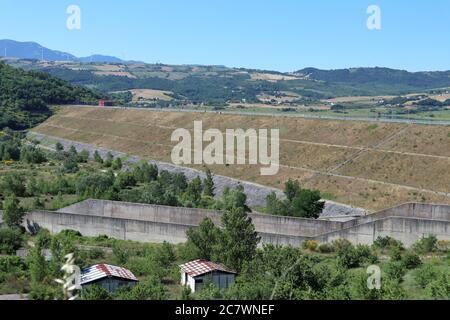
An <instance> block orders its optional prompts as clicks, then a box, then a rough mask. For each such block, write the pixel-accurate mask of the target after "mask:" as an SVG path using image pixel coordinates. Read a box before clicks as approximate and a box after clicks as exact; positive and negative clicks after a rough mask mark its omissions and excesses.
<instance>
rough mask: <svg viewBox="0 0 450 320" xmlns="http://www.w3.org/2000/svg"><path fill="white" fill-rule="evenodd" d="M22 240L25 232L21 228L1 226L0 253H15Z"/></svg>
mask: <svg viewBox="0 0 450 320" xmlns="http://www.w3.org/2000/svg"><path fill="white" fill-rule="evenodd" d="M22 242H23V234H22V232H21V231H20V230H19V229H16V228H14V229H11V228H0V253H2V254H15V252H16V250H17V249H19V248H20V247H21V246H22Z"/></svg>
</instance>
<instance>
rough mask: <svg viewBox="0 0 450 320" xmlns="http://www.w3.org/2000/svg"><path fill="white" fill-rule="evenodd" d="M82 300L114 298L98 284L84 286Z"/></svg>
mask: <svg viewBox="0 0 450 320" xmlns="http://www.w3.org/2000/svg"><path fill="white" fill-rule="evenodd" d="M81 299H82V300H97V301H98V300H112V296H111V294H110V293H109V292H108V291H106V290H105V289H103V288H102V287H99V286H97V285H92V286H88V287H85V288H83V290H82V291H81Z"/></svg>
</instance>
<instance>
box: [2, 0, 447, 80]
mask: <svg viewBox="0 0 450 320" xmlns="http://www.w3.org/2000/svg"><path fill="white" fill-rule="evenodd" d="M71 4H75V5H78V6H79V7H80V8H81V30H68V29H67V28H66V20H67V18H68V14H67V13H66V9H67V7H68V6H69V5H71ZM372 4H375V5H378V6H379V7H380V8H381V18H382V20H381V21H382V28H381V30H368V29H367V27H366V20H367V18H368V16H369V15H368V14H367V13H366V10H367V7H368V6H369V5H372ZM449 36H450V1H449V0H433V1H425V0H414V1H411V0H409V1H407V0H371V1H366V0H345V1H344V0H342V1H337V0H314V1H313V0H310V1H302V0H127V1H118V0H114V1H112V0H94V1H92V0H90V1H88V0H71V1H66V0H44V1H31V0H28V1H23V0H0V38H1V39H4V38H6V39H13V40H19V41H36V42H38V43H40V44H42V45H43V46H46V47H49V48H51V49H55V50H61V51H67V52H70V53H72V54H75V55H77V56H87V55H90V54H93V53H96V54H107V55H114V56H117V57H120V58H122V59H128V60H131V59H133V60H142V61H145V62H149V63H153V62H161V63H170V64H220V65H227V66H232V67H248V68H258V69H271V70H279V71H293V70H298V69H301V68H303V67H310V66H312V67H317V68H324V69H336V68H344V67H361V66H365V67H366V66H367V67H369V66H385V67H392V68H398V69H407V70H411V71H418V70H449V69H450V59H449V57H450V41H449Z"/></svg>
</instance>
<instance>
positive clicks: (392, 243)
mask: <svg viewBox="0 0 450 320" xmlns="http://www.w3.org/2000/svg"><path fill="white" fill-rule="evenodd" d="M373 245H374V246H375V247H377V248H380V249H386V248H390V247H399V248H403V244H402V243H401V241H399V240H396V239H394V238H392V237H389V236H386V237H378V238H377V239H376V240H375V241H374V242H373Z"/></svg>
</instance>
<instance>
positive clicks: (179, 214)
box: [24, 199, 450, 246]
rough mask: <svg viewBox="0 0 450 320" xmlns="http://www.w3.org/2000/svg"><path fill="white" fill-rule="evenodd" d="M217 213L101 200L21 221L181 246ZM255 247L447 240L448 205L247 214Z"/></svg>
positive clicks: (217, 219) (218, 215)
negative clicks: (318, 215)
mask: <svg viewBox="0 0 450 320" xmlns="http://www.w3.org/2000/svg"><path fill="white" fill-rule="evenodd" d="M221 215H222V212H218V211H213V210H203V209H192V208H180V207H167V206H158V205H148V204H137V203H126V202H117V201H107V200H91V199H90V200H85V201H83V202H79V203H76V204H74V205H71V206H68V207H66V208H63V209H60V210H58V211H33V212H31V213H29V214H28V215H27V216H26V218H25V222H24V223H25V224H26V227H27V228H28V230H29V231H36V230H38V229H39V228H45V229H48V230H49V231H50V232H51V233H54V234H55V233H59V232H61V231H62V230H67V229H70V230H76V231H79V232H80V233H81V234H82V235H83V236H89V237H95V236H99V235H107V236H109V237H113V238H117V239H122V240H133V241H138V242H156V243H158V242H163V241H166V242H169V243H174V244H176V243H183V242H185V241H186V240H187V237H186V231H187V230H188V229H190V228H196V227H198V225H199V224H200V223H201V221H202V220H203V219H204V218H206V217H209V218H211V220H212V221H213V222H214V223H215V224H216V225H220V223H221V222H220V221H221ZM249 217H250V218H251V219H252V221H253V224H254V225H255V229H256V231H257V232H258V234H259V235H260V236H261V244H275V245H293V246H299V245H301V243H302V242H304V241H306V240H316V241H318V242H319V243H324V242H331V241H333V240H336V239H347V240H349V241H351V242H352V243H354V244H372V243H373V241H374V240H376V239H377V238H378V237H380V236H381V237H384V236H390V237H393V238H395V239H397V240H400V241H401V242H402V243H403V244H404V245H405V246H411V245H412V244H414V243H415V242H416V241H418V240H420V239H421V238H422V237H424V236H428V235H435V236H436V237H437V238H438V239H439V240H450V206H449V205H437V204H424V203H406V204H402V205H399V206H396V207H393V208H389V209H386V210H383V211H379V212H376V213H374V214H370V215H366V216H360V217H354V218H352V219H344V220H339V219H337V220H333V219H317V220H315V219H304V218H294V217H286V216H273V215H266V214H260V213H249Z"/></svg>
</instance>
